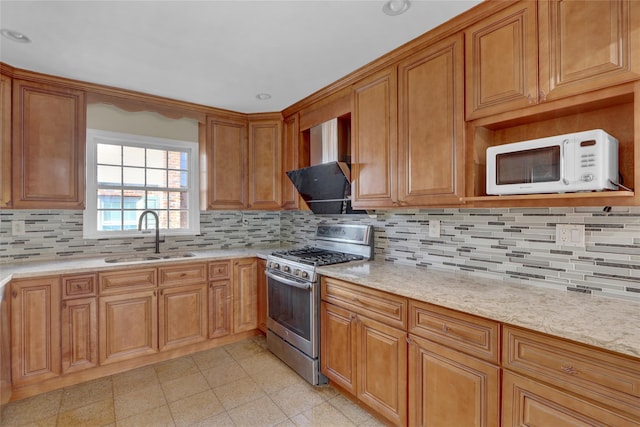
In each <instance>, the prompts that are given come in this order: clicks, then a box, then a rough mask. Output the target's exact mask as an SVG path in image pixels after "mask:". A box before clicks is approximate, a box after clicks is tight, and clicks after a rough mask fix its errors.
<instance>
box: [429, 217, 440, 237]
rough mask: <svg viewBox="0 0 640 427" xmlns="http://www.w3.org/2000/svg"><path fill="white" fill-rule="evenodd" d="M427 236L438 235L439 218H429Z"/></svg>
mask: <svg viewBox="0 0 640 427" xmlns="http://www.w3.org/2000/svg"><path fill="white" fill-rule="evenodd" d="M429 237H440V220H439V219H430V220H429Z"/></svg>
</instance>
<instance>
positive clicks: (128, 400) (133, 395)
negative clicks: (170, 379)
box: [115, 384, 167, 421]
mask: <svg viewBox="0 0 640 427" xmlns="http://www.w3.org/2000/svg"><path fill="white" fill-rule="evenodd" d="M166 404H167V400H166V399H165V397H164V393H163V391H162V387H160V384H152V385H148V386H146V387H143V388H140V389H137V390H133V391H131V392H129V393H125V394H120V395H116V396H115V407H116V421H119V420H121V419H124V418H128V417H131V416H133V415H137V414H140V413H142V412H146V411H148V410H149V409H153V408H158V407H160V406H162V405H166Z"/></svg>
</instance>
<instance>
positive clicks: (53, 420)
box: [0, 415, 61, 427]
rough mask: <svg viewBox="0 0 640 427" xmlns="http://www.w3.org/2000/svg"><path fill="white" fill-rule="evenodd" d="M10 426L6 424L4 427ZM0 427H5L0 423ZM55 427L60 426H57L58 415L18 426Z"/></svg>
mask: <svg viewBox="0 0 640 427" xmlns="http://www.w3.org/2000/svg"><path fill="white" fill-rule="evenodd" d="M10 425H11V424H7V426H6V427H9V426H10ZM0 426H3V427H5V424H3V423H2V422H0ZM57 426H61V424H58V415H52V416H50V417H49V418H44V419H42V420H37V421H34V422H32V423H29V424H24V425H23V426H20V427H57Z"/></svg>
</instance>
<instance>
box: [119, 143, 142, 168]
mask: <svg viewBox="0 0 640 427" xmlns="http://www.w3.org/2000/svg"><path fill="white" fill-rule="evenodd" d="M122 162H123V163H124V165H125V166H144V148H138V147H127V146H123V147H122Z"/></svg>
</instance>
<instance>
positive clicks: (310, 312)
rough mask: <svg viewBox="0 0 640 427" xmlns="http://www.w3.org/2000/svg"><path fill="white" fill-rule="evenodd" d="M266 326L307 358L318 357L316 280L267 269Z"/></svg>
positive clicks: (317, 293) (317, 296) (317, 294)
mask: <svg viewBox="0 0 640 427" xmlns="http://www.w3.org/2000/svg"><path fill="white" fill-rule="evenodd" d="M265 274H266V275H267V328H269V329H270V330H271V331H272V332H274V333H275V334H277V335H278V336H279V337H280V338H282V339H283V340H285V341H287V342H288V343H289V344H291V345H292V346H294V347H296V348H297V349H298V350H300V351H302V352H303V353H305V354H306V355H308V356H309V357H311V358H314V359H315V358H317V357H318V330H317V328H318V317H317V316H318V298H319V292H318V286H317V283H314V282H309V281H304V280H296V279H292V278H289V277H284V276H283V275H282V274H280V273H279V272H277V271H273V270H267V271H266V273H265Z"/></svg>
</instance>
